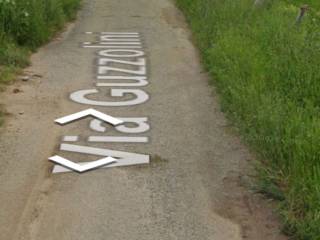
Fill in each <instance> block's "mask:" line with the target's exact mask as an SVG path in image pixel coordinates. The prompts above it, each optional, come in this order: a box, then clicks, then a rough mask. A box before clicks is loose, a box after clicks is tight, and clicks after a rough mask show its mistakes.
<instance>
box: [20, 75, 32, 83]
mask: <svg viewBox="0 0 320 240" xmlns="http://www.w3.org/2000/svg"><path fill="white" fill-rule="evenodd" d="M21 80H22V81H24V82H26V81H29V80H30V77H29V76H22V77H21Z"/></svg>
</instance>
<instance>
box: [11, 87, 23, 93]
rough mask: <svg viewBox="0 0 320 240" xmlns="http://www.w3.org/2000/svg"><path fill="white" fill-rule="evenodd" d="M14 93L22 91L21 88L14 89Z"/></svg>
mask: <svg viewBox="0 0 320 240" xmlns="http://www.w3.org/2000/svg"><path fill="white" fill-rule="evenodd" d="M12 92H13V93H19V92H22V91H21V90H20V89H19V88H15V89H13V91H12Z"/></svg>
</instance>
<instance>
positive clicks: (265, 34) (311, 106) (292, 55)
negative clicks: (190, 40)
mask: <svg viewBox="0 0 320 240" xmlns="http://www.w3.org/2000/svg"><path fill="white" fill-rule="evenodd" d="M302 3H303V4H306V3H307V4H309V7H310V10H309V11H308V12H307V13H306V16H305V17H304V18H303V20H302V22H301V23H300V24H296V17H297V15H298V13H299V11H300V10H299V7H300V5H302ZM177 4H178V6H180V7H181V9H182V10H183V11H184V12H185V15H186V17H187V19H188V20H189V22H190V25H191V27H192V29H193V31H194V33H195V38H196V41H197V43H198V46H199V48H200V51H201V53H202V55H203V59H204V63H205V66H206V68H207V70H208V71H209V72H210V73H211V75H212V76H213V78H212V79H214V80H213V82H214V83H215V85H216V86H217V88H218V91H219V92H220V94H221V98H222V100H221V101H222V106H223V109H225V110H226V112H227V113H228V115H229V116H230V118H231V119H233V120H234V122H235V124H236V125H237V126H238V127H239V130H240V131H241V133H242V134H243V135H244V137H245V139H246V140H247V142H249V143H250V144H251V145H252V146H253V147H254V149H256V150H257V152H259V153H260V154H261V156H262V157H261V158H262V159H264V160H262V162H263V164H262V167H261V169H260V171H259V173H262V174H261V181H260V183H261V184H260V186H261V191H263V192H266V193H267V194H269V195H271V196H273V197H276V198H277V199H279V200H281V201H282V203H281V214H282V216H283V219H284V222H285V227H284V230H285V231H286V232H287V233H290V234H294V235H295V236H296V237H297V238H298V239H312V240H318V239H319V238H320V237H319V236H320V111H319V110H320V67H319V64H320V28H319V27H320V19H319V8H320V5H319V2H318V1H314V0H309V1H306V2H302V1H299V0H296V1H289V0H287V1H285V0H282V1H271V0H269V1H268V0H265V1H264V4H263V5H262V6H259V7H257V6H255V5H254V1H252V0H237V1H235V0H224V1H221V0H177Z"/></svg>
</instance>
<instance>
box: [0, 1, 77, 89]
mask: <svg viewBox="0 0 320 240" xmlns="http://www.w3.org/2000/svg"><path fill="white" fill-rule="evenodd" d="M80 1H81V0H0V89H2V88H3V86H4V85H5V84H8V83H10V82H11V81H12V80H14V78H15V75H16V73H18V72H19V70H20V69H21V68H23V67H26V66H28V64H29V56H30V54H31V53H32V52H33V51H35V50H36V48H37V47H39V46H41V45H42V44H44V43H46V42H48V41H49V40H50V38H52V37H53V36H54V34H55V33H56V32H57V31H59V30H60V29H61V28H62V27H63V26H64V24H65V23H66V22H67V21H69V20H72V19H73V18H74V17H75V15H76V12H77V10H78V8H79V5H80Z"/></svg>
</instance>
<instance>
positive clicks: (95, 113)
mask: <svg viewBox="0 0 320 240" xmlns="http://www.w3.org/2000/svg"><path fill="white" fill-rule="evenodd" d="M87 116H93V117H95V118H97V119H100V120H102V121H104V122H106V123H110V124H111V125H114V126H116V125H119V124H122V123H124V122H123V121H122V120H120V119H117V118H114V117H112V116H109V115H107V114H105V113H102V112H99V111H97V110H95V109H93V108H89V109H87V110H83V111H81V112H77V113H74V114H70V115H68V116H65V117H62V118H58V119H56V120H55V122H56V123H59V124H60V125H64V124H67V123H70V122H73V121H76V120H79V119H81V118H84V117H87Z"/></svg>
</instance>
